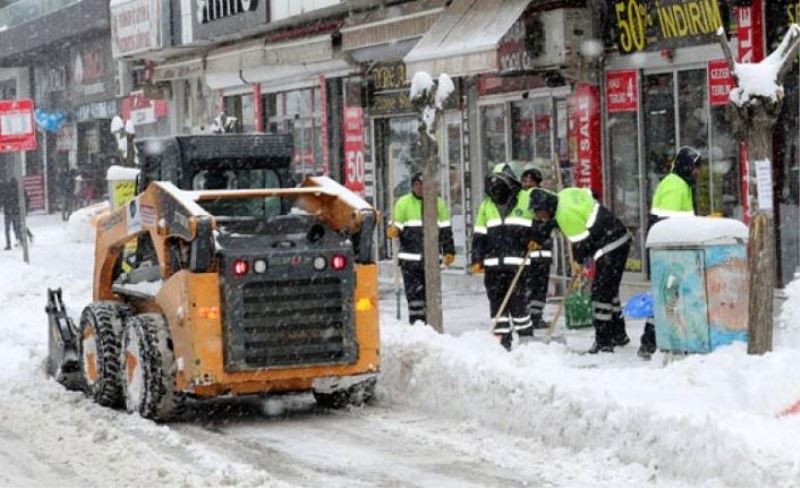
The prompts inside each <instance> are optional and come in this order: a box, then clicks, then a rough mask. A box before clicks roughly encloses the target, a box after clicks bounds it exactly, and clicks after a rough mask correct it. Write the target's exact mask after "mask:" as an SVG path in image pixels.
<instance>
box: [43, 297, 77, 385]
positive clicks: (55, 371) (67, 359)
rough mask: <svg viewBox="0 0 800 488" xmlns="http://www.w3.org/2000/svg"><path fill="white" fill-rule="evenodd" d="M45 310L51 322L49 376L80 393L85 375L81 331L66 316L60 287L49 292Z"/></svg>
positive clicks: (49, 327) (49, 331)
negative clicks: (82, 364) (81, 362)
mask: <svg viewBox="0 0 800 488" xmlns="http://www.w3.org/2000/svg"><path fill="white" fill-rule="evenodd" d="M45 311H46V312H47V321H48V334H47V335H48V351H47V367H46V371H47V375H48V376H52V377H54V378H55V379H56V381H58V382H59V383H61V384H62V385H64V386H65V387H67V389H69V390H80V389H81V388H82V375H81V371H80V364H79V362H78V357H79V356H78V332H77V330H76V328H75V324H74V323H73V322H72V319H71V318H69V315H67V310H66V308H65V307H64V300H63V299H62V298H61V288H59V289H57V290H51V289H49V288H48V289H47V306H46V307H45Z"/></svg>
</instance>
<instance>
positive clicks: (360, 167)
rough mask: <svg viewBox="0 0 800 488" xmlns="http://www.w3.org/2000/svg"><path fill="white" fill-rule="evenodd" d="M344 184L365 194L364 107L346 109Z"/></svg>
mask: <svg viewBox="0 0 800 488" xmlns="http://www.w3.org/2000/svg"><path fill="white" fill-rule="evenodd" d="M344 186H345V187H347V188H348V189H349V190H350V191H352V192H355V193H358V194H359V195H361V196H364V109H363V108H361V107H345V109H344Z"/></svg>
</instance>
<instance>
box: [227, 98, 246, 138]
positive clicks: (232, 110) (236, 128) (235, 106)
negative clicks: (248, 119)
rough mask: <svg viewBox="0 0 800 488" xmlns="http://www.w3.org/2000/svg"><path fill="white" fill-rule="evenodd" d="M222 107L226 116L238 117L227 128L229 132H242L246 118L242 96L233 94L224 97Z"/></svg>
mask: <svg viewBox="0 0 800 488" xmlns="http://www.w3.org/2000/svg"><path fill="white" fill-rule="evenodd" d="M222 107H223V108H222V111H223V112H224V113H225V115H226V116H228V117H235V118H236V121H235V122H234V123H233V124H232V125H231V127H230V128H227V129H226V130H227V131H228V132H242V122H243V120H244V117H243V116H242V96H241V95H232V96H228V97H223V98H222Z"/></svg>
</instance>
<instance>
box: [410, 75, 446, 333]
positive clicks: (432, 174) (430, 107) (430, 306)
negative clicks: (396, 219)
mask: <svg viewBox="0 0 800 488" xmlns="http://www.w3.org/2000/svg"><path fill="white" fill-rule="evenodd" d="M453 88H454V87H453V81H452V80H451V79H450V77H449V76H447V75H446V74H442V75H441V76H439V80H438V82H435V81H433V79H432V78H431V76H430V75H429V74H428V73H426V72H424V71H420V72H417V73H416V74H414V78H413V80H412V82H411V94H410V98H411V101H412V102H413V103H414V107H415V108H416V109H417V110H418V111H419V137H420V148H421V152H422V161H423V164H424V175H423V195H422V207H423V215H422V229H423V232H422V233H423V245H424V248H423V249H424V251H423V261H424V262H425V304H426V318H427V321H428V324H430V325H431V327H433V328H434V330H436V331H437V332H439V333H440V334H441V333H442V332H444V325H443V323H442V322H443V321H442V273H441V269H440V268H439V218H438V212H437V210H438V205H437V200H438V189H439V147H438V144H437V143H436V136H435V134H436V127H437V126H438V123H439V120H440V119H441V116H442V111H443V107H444V104H445V102H446V101H447V99H448V98H449V96H450V95H451V94H452V92H453Z"/></svg>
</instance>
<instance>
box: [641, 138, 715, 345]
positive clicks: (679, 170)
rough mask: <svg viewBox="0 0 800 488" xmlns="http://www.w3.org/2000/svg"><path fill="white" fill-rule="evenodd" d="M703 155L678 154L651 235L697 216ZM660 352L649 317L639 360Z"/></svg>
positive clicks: (653, 209) (658, 199) (661, 189)
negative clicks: (660, 225)
mask: <svg viewBox="0 0 800 488" xmlns="http://www.w3.org/2000/svg"><path fill="white" fill-rule="evenodd" d="M701 156H702V155H701V154H700V152H699V151H698V150H697V149H695V148H693V147H689V146H683V147H682V148H680V149H679V150H678V153H677V154H676V155H675V159H674V160H673V161H672V171H671V172H670V173H669V174H668V175H667V176H665V177H664V178H663V179H662V180H661V181H660V182H659V183H658V186H657V187H656V191H655V193H653V202H652V204H651V205H650V215H649V216H648V222H647V223H648V225H647V231H648V232H650V228H651V227H653V225H655V224H656V223H657V222H660V221H661V220H664V219H668V218H670V217H676V216H682V215H694V214H695V211H694V209H695V206H694V195H695V192H694V188H695V180H696V178H697V172H698V169H699V166H700V162H701ZM655 351H656V326H655V318H654V317H649V318H648V319H647V321H646V322H645V324H644V333H643V334H642V337H641V344H640V346H639V352H638V354H639V357H640V358H642V359H650V356H651V355H652V354H653V353H654V352H655Z"/></svg>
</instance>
